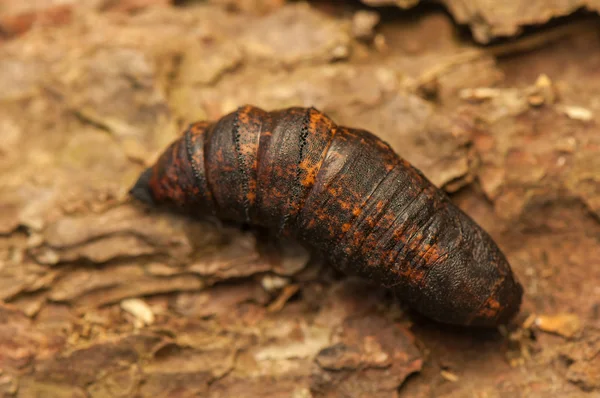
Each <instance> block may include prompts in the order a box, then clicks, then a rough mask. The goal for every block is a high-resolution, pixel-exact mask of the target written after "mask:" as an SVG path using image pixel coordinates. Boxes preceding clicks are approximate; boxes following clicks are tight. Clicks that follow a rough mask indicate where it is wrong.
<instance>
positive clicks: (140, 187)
mask: <svg viewBox="0 0 600 398" xmlns="http://www.w3.org/2000/svg"><path fill="white" fill-rule="evenodd" d="M151 177H152V169H151V168H147V169H146V170H144V172H143V173H142V174H141V175H140V178H138V180H137V182H136V183H135V185H134V186H133V187H132V188H131V189H130V190H129V194H130V195H131V196H133V197H134V198H136V199H137V200H139V201H141V202H144V203H147V204H149V205H154V198H153V197H152V193H151V191H150V178H151Z"/></svg>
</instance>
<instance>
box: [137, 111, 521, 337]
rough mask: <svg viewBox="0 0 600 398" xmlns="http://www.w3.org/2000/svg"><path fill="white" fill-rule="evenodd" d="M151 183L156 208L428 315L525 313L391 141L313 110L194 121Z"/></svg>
mask: <svg viewBox="0 0 600 398" xmlns="http://www.w3.org/2000/svg"><path fill="white" fill-rule="evenodd" d="M146 177H147V178H146V180H147V181H146V185H147V191H149V192H150V194H151V196H152V199H153V201H154V202H169V203H171V204H174V205H177V206H178V207H180V208H183V209H184V210H185V211H187V212H189V213H193V214H195V215H214V216H217V217H218V218H221V219H224V220H231V221H235V222H239V223H249V224H253V225H258V226H263V227H266V228H268V229H270V230H272V231H274V232H278V233H280V234H284V235H288V236H292V237H295V238H296V239H298V240H299V241H301V242H302V243H304V244H305V245H307V246H309V247H310V248H312V249H315V250H318V251H320V252H321V253H322V254H324V255H325V256H326V257H327V258H328V259H329V260H330V262H331V263H332V264H334V265H336V266H337V267H338V268H340V269H341V270H343V271H344V272H346V273H349V274H356V275H360V276H363V277H367V278H370V279H372V280H374V281H377V282H379V283H381V284H382V285H384V286H387V287H390V288H393V289H394V290H395V291H396V292H397V293H398V295H399V296H401V298H402V299H403V300H405V301H406V302H408V303H409V304H411V305H412V306H413V307H414V308H416V309H417V310H419V311H421V312H423V313H425V314H426V315H429V316H430V317H432V318H435V319H438V320H441V321H444V322H450V323H460V324H482V325H487V324H495V323H497V322H504V321H506V320H508V319H509V318H510V317H511V316H512V315H513V314H514V313H515V312H516V311H517V310H518V307H519V305H520V300H521V294H522V291H521V287H520V285H518V283H517V282H516V280H514V277H513V275H512V271H511V270H510V266H509V265H508V262H507V261H506V259H505V258H504V256H503V254H502V253H501V252H500V250H499V249H498V247H497V246H496V244H495V243H494V242H493V241H492V240H491V238H490V237H489V236H488V235H487V233H485V232H484V231H483V230H482V229H481V228H480V227H479V226H478V225H477V224H476V223H475V222H474V221H473V220H471V219H470V218H469V217H468V216H467V215H466V214H464V213H463V212H462V211H460V210H459V209H458V208H457V207H456V206H454V205H453V204H452V202H451V201H450V200H449V198H448V197H447V196H446V195H445V193H443V192H442V191H440V190H439V189H437V188H436V187H435V186H434V185H433V184H432V183H431V182H430V181H429V180H428V179H427V178H426V177H425V176H424V175H423V174H422V173H421V172H420V171H419V170H417V169H416V168H414V167H413V166H411V165H410V164H409V163H408V162H407V161H405V160H404V159H402V158H400V157H399V156H398V155H397V154H396V153H395V152H394V151H393V150H392V149H391V148H390V147H389V145H387V144H386V143H385V142H383V141H382V140H380V139H379V138H377V137H376V136H374V135H373V134H371V133H369V132H367V131H365V130H360V129H352V128H347V127H343V126H337V125H336V124H335V123H334V122H333V121H331V120H330V119H329V118H328V117H327V116H325V115H324V114H322V113H320V112H319V111H317V110H315V109H314V108H308V109H307V108H289V109H285V110H280V111H274V112H266V111H264V110H261V109H259V108H256V107H252V106H245V107H242V108H240V109H238V110H237V111H236V112H233V113H230V114H228V115H226V116H224V117H223V118H221V119H219V120H218V121H216V122H214V123H207V122H200V123H196V124H193V125H191V126H190V127H189V128H188V130H187V131H186V133H185V134H184V136H183V137H182V138H181V139H180V140H178V141H176V142H175V143H173V145H172V146H171V147H170V148H169V149H168V150H167V151H166V152H165V153H164V155H163V156H162V157H161V158H160V159H159V161H158V162H157V163H156V164H155V166H154V167H153V168H152V169H150V170H149V171H147V172H146ZM140 181H142V178H140ZM138 184H139V182H138ZM134 191H135V188H134ZM134 194H135V192H134Z"/></svg>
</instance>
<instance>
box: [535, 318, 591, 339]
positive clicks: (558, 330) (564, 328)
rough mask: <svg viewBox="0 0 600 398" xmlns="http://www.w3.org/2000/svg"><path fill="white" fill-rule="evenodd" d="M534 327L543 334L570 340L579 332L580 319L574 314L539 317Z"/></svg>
mask: <svg viewBox="0 0 600 398" xmlns="http://www.w3.org/2000/svg"><path fill="white" fill-rule="evenodd" d="M535 326H536V327H537V328H538V329H540V330H541V331H543V332H547V333H553V334H557V335H559V336H562V337H566V338H572V337H575V336H576V335H577V334H578V333H579V332H580V331H581V327H582V325H581V319H580V318H579V316H577V315H576V314H567V313H563V314H556V315H539V316H538V317H537V318H536V320H535Z"/></svg>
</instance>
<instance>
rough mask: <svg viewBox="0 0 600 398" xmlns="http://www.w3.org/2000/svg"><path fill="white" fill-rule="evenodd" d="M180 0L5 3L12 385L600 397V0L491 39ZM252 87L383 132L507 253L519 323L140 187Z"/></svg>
mask: <svg viewBox="0 0 600 398" xmlns="http://www.w3.org/2000/svg"><path fill="white" fill-rule="evenodd" d="M34 3H35V4H34ZM172 3H173V2H168V1H164V0H142V1H140V0H127V1H120V2H117V1H97V0H86V1H62V0H61V1H60V2H57V1H54V0H48V1H44V2H42V1H40V2H12V1H3V2H0V28H1V29H2V30H1V33H0V35H1V36H0V87H1V88H2V90H0V300H1V302H0V396H6V397H25V398H29V397H36V396H43V397H130V396H131V397H157V396H165V397H169V396H170V397H190V396H201V397H211V398H216V397H231V396H236V397H237V396H245V397H261V398H265V397H281V396H292V397H337V396H348V397H374V396H375V397H417V398H419V397H431V396H435V397H444V398H446V397H451V398H454V397H457V398H462V397H474V396H475V397H494V398H496V397H507V396H509V397H528V398H529V397H534V398H542V397H543V398H548V397H577V398H579V397H594V396H597V395H598V392H599V388H600V378H599V377H600V376H599V374H598V369H600V364H599V360H600V359H599V358H600V343H599V341H600V337H599V336H600V332H599V330H600V315H599V314H600V309H599V308H600V291H599V290H598V286H599V283H598V282H599V280H600V266H599V263H598V259H599V258H600V252H599V251H600V222H599V220H600V188H599V186H600V164H599V163H598V162H599V159H600V134H598V123H597V120H598V115H599V114H600V104H599V103H598V100H597V99H598V97H599V95H600V81H599V80H598V78H597V76H598V70H599V68H598V66H599V65H600V39H599V37H598V34H597V24H598V20H597V18H596V17H594V16H593V15H588V16H583V15H578V16H577V15H575V16H572V17H569V18H567V19H565V20H563V21H559V22H557V23H553V25H555V26H550V25H547V26H543V27H540V28H539V29H530V31H529V33H528V34H527V35H525V36H524V37H520V38H516V39H514V40H509V41H506V42H502V43H496V44H494V45H490V46H481V45H480V44H478V40H479V38H480V37H479V36H477V35H476V36H475V38H472V37H470V36H469V35H468V34H466V33H468V32H465V29H464V27H460V26H457V25H456V24H455V21H454V20H453V18H455V19H456V20H457V21H458V22H459V23H462V22H461V21H462V19H460V18H458V14H454V17H453V12H454V11H453V9H452V8H451V7H449V8H448V10H447V11H448V12H449V13H448V12H446V11H445V10H443V9H441V8H428V7H424V6H419V7H416V8H414V9H412V10H407V11H402V12H394V13H392V14H386V13H385V12H384V11H386V12H387V11H389V10H390V9H389V8H388V9H383V10H382V11H381V14H379V11H378V10H379V9H378V8H377V9H376V8H364V7H363V6H362V5H361V3H360V2H352V3H345V2H344V4H341V2H323V1H318V2H313V3H311V4H310V5H307V4H303V3H296V2H294V3H290V4H287V3H286V2H283V1H280V0H243V1H239V2H236V1H230V0H226V1H220V0H215V1H211V2H195V1H177V2H174V3H176V4H172ZM413 3H415V2H413ZM448 3H449V2H448ZM496 3H498V2H496ZM538 3H539V2H538ZM543 3H544V5H545V6H548V5H551V4H558V3H557V2H554V3H552V2H543ZM575 3H576V2H573V4H575ZM465 4H466V3H465ZM473 4H474V5H478V4H479V5H481V4H483V3H482V2H477V3H473ZM490 4H491V3H490ZM521 4H522V2H520V1H519V2H517V1H507V2H502V6H503V9H504V10H513V11H514V10H519V7H521ZM532 4H534V3H532ZM536 4H537V3H536ZM577 4H580V3H577ZM588 4H591V3H588ZM591 5H592V6H593V4H591ZM538 7H539V4H538ZM538 9H541V8H538ZM544 10H546V11H545V12H543V13H539V14H536V15H537V16H539V17H540V18H538V19H543V18H541V17H542V16H543V17H544V18H546V17H549V16H552V15H564V13H565V12H564V10H565V8H563V7H560V8H559V7H556V8H552V7H547V8H544ZM554 11H556V13H554ZM472 15H477V13H474V14H472ZM482 15H484V16H486V15H489V14H487V13H483V14H482ZM515 15H519V13H510V14H509V13H508V12H507V13H506V14H503V15H500V14H494V18H498V19H502V21H503V22H504V23H506V24H509V25H510V26H515V23H517V24H521V22H519V21H517V22H515V19H514V18H513V17H514V16H515ZM520 15H523V16H525V17H526V16H527V12H522V13H520ZM474 20H476V18H475V19H474ZM480 21H481V20H480ZM486 21H489V18H488V17H486V18H484V21H483V24H482V25H481V26H484V27H485V23H486ZM494 23H495V26H499V25H498V24H497V23H496V22H494ZM536 23H537V22H536ZM509 25H506V26H509ZM488 32H489V33H490V35H489V36H487V37H492V36H494V35H496V33H495V32H497V31H488ZM509 34H512V33H509ZM243 104H254V105H256V106H258V107H260V108H262V109H269V110H274V109H283V108H288V107H291V106H302V107H311V106H314V107H315V108H317V109H319V110H320V111H322V112H324V113H325V114H327V115H329V117H330V118H331V119H332V120H334V121H335V122H336V124H339V125H342V126H352V127H354V128H357V129H365V130H367V131H371V132H373V133H374V134H376V135H377V136H378V137H379V138H381V139H382V140H384V141H386V142H388V143H389V145H390V146H391V147H392V148H393V149H394V151H396V152H397V153H398V154H401V155H402V157H403V158H405V159H406V160H407V161H408V162H410V163H411V164H412V165H414V166H415V167H417V168H418V169H420V170H422V172H423V173H424V174H425V175H426V176H427V177H428V178H429V179H430V180H431V182H432V183H433V184H434V185H435V186H436V187H438V188H441V189H443V190H445V191H446V192H447V193H448V194H449V195H450V198H451V201H452V202H453V203H454V204H456V205H457V206H458V207H459V208H460V209H462V210H463V211H464V212H465V213H467V214H469V216H470V217H472V218H473V219H474V220H475V221H476V222H477V224H479V225H481V227H482V228H484V229H485V230H486V231H487V232H488V233H489V234H490V236H491V237H492V238H493V239H494V241H495V242H496V243H497V244H498V246H499V247H500V248H501V250H502V252H504V253H505V255H506V257H507V259H508V261H509V262H510V264H511V266H512V269H513V271H514V273H515V275H516V277H517V279H518V280H519V281H520V282H521V283H522V285H523V289H524V296H523V304H522V311H521V314H520V315H519V317H518V318H517V319H515V323H514V324H513V325H511V326H509V327H500V328H498V329H497V330H496V329H494V330H491V331H489V330H488V331H487V332H483V331H480V330H472V329H471V328H460V327H452V326H446V325H441V324H439V323H434V322H431V321H429V320H428V319H427V318H425V317H422V316H419V315H418V313H415V312H413V311H411V310H410V309H409V308H408V307H407V306H406V305H404V304H403V303H402V302H400V301H399V300H397V299H395V298H394V297H393V295H391V294H389V292H388V291H387V290H386V289H380V288H378V287H377V286H373V285H371V284H369V282H367V281H365V280H363V279H357V278H353V277H347V276H345V275H344V274H342V273H338V272H337V271H336V270H335V269H334V268H333V267H328V266H326V265H325V263H324V261H323V260H322V259H321V258H319V256H311V255H309V254H308V253H307V252H306V251H305V250H303V249H302V248H301V247H299V246H297V245H295V244H293V242H287V241H277V240H273V239H272V238H270V237H269V236H268V235H266V236H265V235H261V234H259V233H255V232H254V231H250V230H246V229H243V228H242V229H240V228H238V227H234V226H232V225H229V224H227V223H219V222H218V221H217V220H213V219H210V220H207V221H198V220H195V219H193V218H192V217H187V216H183V215H180V214H175V213H174V212H169V211H162V210H158V209H153V208H147V207H142V206H140V205H139V204H138V203H136V202H134V201H133V200H131V198H130V197H129V195H128V190H129V189H130V187H131V186H132V184H133V183H134V182H135V181H136V179H137V178H138V176H139V175H140V173H141V172H142V171H143V170H145V169H146V168H147V167H149V166H151V165H152V164H153V163H154V162H155V161H156V160H157V159H158V157H159V155H160V154H161V153H162V152H163V151H164V150H165V148H167V147H168V146H169V145H170V143H172V142H173V141H174V140H176V139H177V138H178V137H179V136H180V135H181V132H182V131H183V130H184V129H185V128H186V126H188V125H189V124H190V123H193V122H194V121H197V120H217V119H219V118H221V117H223V116H225V115H227V114H228V113H230V112H233V111H235V110H236V109H237V108H238V107H239V106H241V105H243ZM242 124H243V125H244V126H251V124H249V123H242ZM242 124H240V126H241V125H242ZM240 144H242V142H240ZM241 150H242V146H241V145H240V151H241ZM195 153H200V152H198V151H197V152H195ZM241 153H246V152H241ZM244 159H245V160H243V161H244V162H245V161H247V160H248V159H247V158H244ZM238 177H239V176H238ZM247 177H248V178H247V180H246V177H244V178H242V184H241V186H242V187H243V186H244V184H245V183H244V181H247V182H248V188H249V189H250V187H251V181H253V179H252V178H251V176H247ZM188 178H189V177H188ZM257 192H258V189H257ZM250 199H251V198H248V200H250ZM236 209H237V210H235V211H240V210H244V211H245V208H244V206H242V207H241V208H236ZM233 210H234V209H232V211H233ZM409 376H410V377H409Z"/></svg>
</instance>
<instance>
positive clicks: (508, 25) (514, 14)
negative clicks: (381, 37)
mask: <svg viewBox="0 0 600 398" xmlns="http://www.w3.org/2000/svg"><path fill="white" fill-rule="evenodd" d="M362 2H363V3H365V4H367V5H370V6H376V7H380V6H397V7H400V8H402V9H409V8H412V7H415V6H417V5H419V4H421V3H423V4H424V3H427V1H421V0H362ZM435 2H437V3H439V4H441V5H443V6H444V7H445V8H446V9H447V10H448V12H449V13H450V14H451V15H452V17H453V18H454V19H455V20H456V22H458V23H460V24H465V25H468V26H469V28H470V29H471V32H472V33H473V36H474V38H475V40H477V41H478V42H480V43H488V42H490V41H492V40H493V39H496V38H505V37H510V36H514V35H518V34H521V33H522V32H523V29H524V28H527V27H531V26H538V27H539V26H541V25H543V24H545V23H547V22H549V21H552V20H553V19H555V18H560V17H565V16H568V15H571V14H573V13H575V12H583V11H588V12H594V13H597V12H598V11H600V1H598V0H552V1H548V0H511V1H495V0H468V1H465V0H436V1H435Z"/></svg>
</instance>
